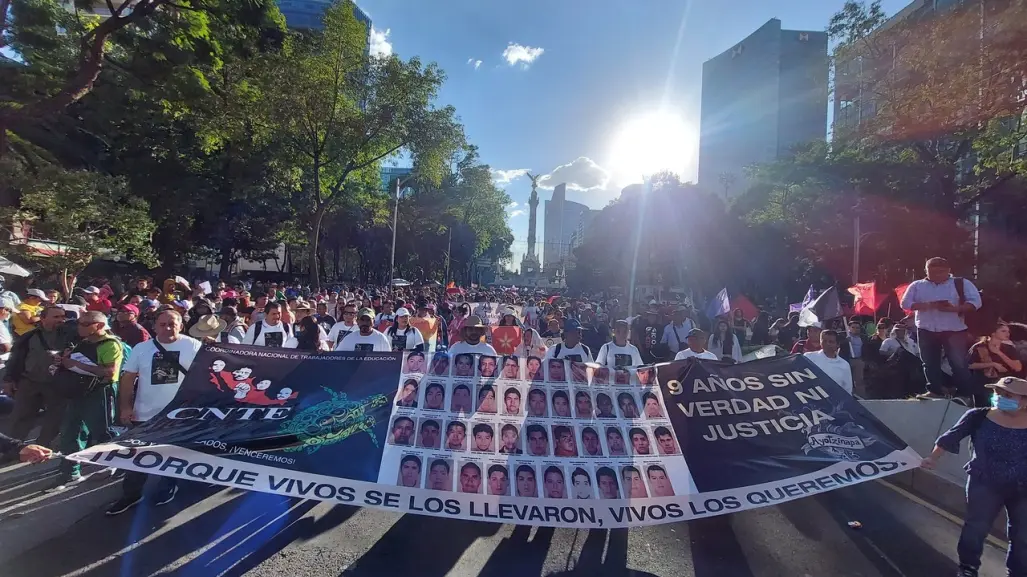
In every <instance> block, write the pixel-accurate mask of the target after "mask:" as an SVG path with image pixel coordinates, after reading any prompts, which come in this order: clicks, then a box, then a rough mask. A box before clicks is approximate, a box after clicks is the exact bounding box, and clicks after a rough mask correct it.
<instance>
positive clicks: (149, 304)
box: [139, 299, 160, 310]
mask: <svg viewBox="0 0 1027 577" xmlns="http://www.w3.org/2000/svg"><path fill="white" fill-rule="evenodd" d="M139 304H140V305H142V307H143V308H144V309H146V310H149V309H155V308H157V307H158V306H159V305H160V303H158V302H157V301H155V300H151V299H143V300H142V301H141V302H140V303H139Z"/></svg>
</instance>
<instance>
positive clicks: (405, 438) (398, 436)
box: [389, 415, 414, 445]
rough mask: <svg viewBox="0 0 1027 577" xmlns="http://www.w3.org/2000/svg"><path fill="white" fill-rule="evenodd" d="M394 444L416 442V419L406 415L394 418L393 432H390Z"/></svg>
mask: <svg viewBox="0 0 1027 577" xmlns="http://www.w3.org/2000/svg"><path fill="white" fill-rule="evenodd" d="M389 443H390V444H392V445H413V444H414V420H413V419H411V418H410V417H407V416H406V415H401V416H398V417H396V418H394V419H392V432H391V433H390V434H389Z"/></svg>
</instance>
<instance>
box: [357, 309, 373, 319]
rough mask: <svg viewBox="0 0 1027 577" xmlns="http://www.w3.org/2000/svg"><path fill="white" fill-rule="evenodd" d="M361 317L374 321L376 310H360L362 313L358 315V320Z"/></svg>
mask: <svg viewBox="0 0 1027 577" xmlns="http://www.w3.org/2000/svg"><path fill="white" fill-rule="evenodd" d="M360 317H367V318H369V319H371V320H374V309H360V312H359V313H357V318H358V319H359V318H360Z"/></svg>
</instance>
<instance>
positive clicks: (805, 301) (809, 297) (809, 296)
mask: <svg viewBox="0 0 1027 577" xmlns="http://www.w3.org/2000/svg"><path fill="white" fill-rule="evenodd" d="M816 298H817V293H816V292H814V291H813V285H809V290H808V291H806V296H805V297H803V298H802V302H801V303H795V304H790V305H788V312H789V313H797V312H799V311H801V310H802V309H804V308H806V307H807V306H809V304H810V303H812V302H813V301H814V300H815V299H816Z"/></svg>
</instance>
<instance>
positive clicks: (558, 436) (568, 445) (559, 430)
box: [553, 425, 578, 457]
mask: <svg viewBox="0 0 1027 577" xmlns="http://www.w3.org/2000/svg"><path fill="white" fill-rule="evenodd" d="M553 455H555V456H557V457H577V456H578V442H577V439H576V438H575V436H574V427H573V426H571V425H553Z"/></svg>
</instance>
